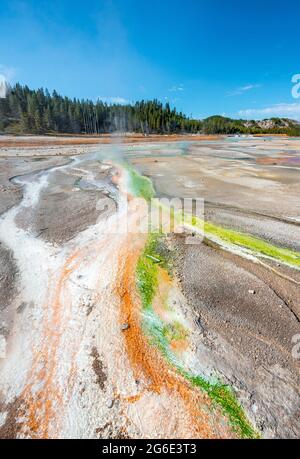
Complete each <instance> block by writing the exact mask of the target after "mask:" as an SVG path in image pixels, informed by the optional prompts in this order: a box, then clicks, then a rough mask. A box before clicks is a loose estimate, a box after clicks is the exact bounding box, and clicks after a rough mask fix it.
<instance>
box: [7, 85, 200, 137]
mask: <svg viewBox="0 0 300 459" xmlns="http://www.w3.org/2000/svg"><path fill="white" fill-rule="evenodd" d="M201 125H202V123H201V121H199V120H192V119H189V118H187V117H186V116H185V115H183V114H182V113H178V112H177V111H176V109H175V108H173V109H171V107H170V105H169V103H166V104H162V103H161V102H159V101H158V100H152V101H144V100H142V101H140V102H136V103H135V104H126V105H123V104H111V105H110V104H107V103H104V102H102V101H101V100H98V101H97V102H92V101H91V100H79V99H70V98H68V97H62V96H61V95H59V94H58V93H57V92H56V91H53V93H52V94H51V95H50V93H49V91H48V90H47V89H46V90H43V89H37V90H32V89H29V88H28V87H27V86H21V85H20V84H16V85H15V86H14V87H12V88H8V91H7V96H6V98H3V99H0V131H7V132H15V133H34V134H43V133H51V132H53V133H70V134H100V133H106V132H113V131H123V132H141V133H144V134H151V133H160V134H165V133H177V132H178V133H179V132H188V133H197V132H199V131H200V130H201Z"/></svg>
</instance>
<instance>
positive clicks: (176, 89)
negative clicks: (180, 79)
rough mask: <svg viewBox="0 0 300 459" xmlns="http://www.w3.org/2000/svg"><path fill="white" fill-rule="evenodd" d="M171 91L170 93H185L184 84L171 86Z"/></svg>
mask: <svg viewBox="0 0 300 459" xmlns="http://www.w3.org/2000/svg"><path fill="white" fill-rule="evenodd" d="M169 91H170V92H179V91H184V87H183V84H177V85H176V84H174V85H173V86H171V88H169Z"/></svg>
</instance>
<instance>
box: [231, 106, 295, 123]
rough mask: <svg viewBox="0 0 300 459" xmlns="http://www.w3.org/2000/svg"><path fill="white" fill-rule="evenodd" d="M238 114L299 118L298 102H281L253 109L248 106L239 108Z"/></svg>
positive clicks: (256, 116) (253, 116)
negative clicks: (247, 107)
mask: <svg viewBox="0 0 300 459" xmlns="http://www.w3.org/2000/svg"><path fill="white" fill-rule="evenodd" d="M238 114H239V115H240V116H242V117H246V118H262V117H265V118H267V117H272V116H279V117H280V116H281V117H284V118H293V119H296V120H300V104H299V103H298V104H297V103H292V104H287V103H281V104H273V105H271V106H269V107H264V108H258V109H253V108H249V109H246V110H240V111H239V112H238Z"/></svg>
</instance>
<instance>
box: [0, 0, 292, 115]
mask: <svg viewBox="0 0 300 459" xmlns="http://www.w3.org/2000/svg"><path fill="white" fill-rule="evenodd" d="M299 24H300V2H299V0H297V1H296V0H295V1H293V0H292V1H286V2H280V3H279V2H277V1H274V0H259V1H258V0H251V2H242V1H241V0H226V1H225V0H184V1H183V0H181V1H179V0H172V1H171V0H151V1H150V0H149V1H147V0H86V1H84V0H80V1H77V0H73V1H69V0H60V1H58V0H52V1H44V0H37V1H33V0H31V1H29V0H28V1H19V0H18V1H14V0H1V6H0V74H3V75H5V77H6V78H7V79H8V80H9V81H11V82H12V83H14V82H16V81H19V82H21V83H24V84H25V83H26V84H28V86H30V87H32V88H38V87H44V88H45V87H47V88H48V89H49V90H53V89H56V90H57V91H58V92H60V93H62V94H63V95H67V96H71V97H73V96H75V97H79V98H90V99H93V100H96V99H97V98H98V97H100V98H102V99H104V100H107V101H121V102H122V101H124V102H125V101H135V100H139V99H142V98H143V99H152V98H158V99H160V100H162V101H167V100H168V101H169V102H170V103H171V104H172V105H175V106H176V107H177V108H178V109H179V110H182V111H183V112H184V113H186V114H187V115H192V116H194V117H197V118H202V117H205V116H209V115H213V114H224V115H226V116H233V117H242V116H243V117H247V118H265V117H270V116H288V117H293V118H298V119H300V99H298V100H296V99H294V98H293V97H292V93H291V90H292V86H293V85H292V82H291V78H292V76H293V75H294V74H300V37H299Z"/></svg>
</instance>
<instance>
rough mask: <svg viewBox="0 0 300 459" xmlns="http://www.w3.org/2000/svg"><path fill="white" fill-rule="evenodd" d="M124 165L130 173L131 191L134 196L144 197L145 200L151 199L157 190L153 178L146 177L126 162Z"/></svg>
mask: <svg viewBox="0 0 300 459" xmlns="http://www.w3.org/2000/svg"><path fill="white" fill-rule="evenodd" d="M122 166H123V167H124V169H126V171H127V172H128V174H129V178H130V191H131V192H132V193H133V194H134V196H136V197H139V198H144V199H145V201H150V200H151V198H153V197H154V195H155V190H154V188H153V185H152V182H151V180H150V179H149V178H148V177H144V176H143V175H141V174H139V172H138V171H136V170H135V169H134V168H133V167H132V166H131V165H130V164H128V163H124V164H122Z"/></svg>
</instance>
